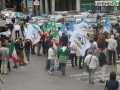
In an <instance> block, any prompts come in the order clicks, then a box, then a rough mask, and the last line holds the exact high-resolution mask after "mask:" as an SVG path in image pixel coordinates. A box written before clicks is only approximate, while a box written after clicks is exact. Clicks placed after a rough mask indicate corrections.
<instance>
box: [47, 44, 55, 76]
mask: <svg viewBox="0 0 120 90" xmlns="http://www.w3.org/2000/svg"><path fill="white" fill-rule="evenodd" d="M48 60H49V61H50V70H49V71H48V73H49V74H51V75H52V74H53V69H54V67H55V53H54V50H53V44H50V48H49V50H48Z"/></svg>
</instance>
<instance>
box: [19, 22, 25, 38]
mask: <svg viewBox="0 0 120 90" xmlns="http://www.w3.org/2000/svg"><path fill="white" fill-rule="evenodd" d="M20 28H21V33H22V37H23V38H24V37H25V36H24V24H23V23H21V27H20Z"/></svg>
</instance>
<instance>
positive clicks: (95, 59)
mask: <svg viewBox="0 0 120 90" xmlns="http://www.w3.org/2000/svg"><path fill="white" fill-rule="evenodd" d="M91 56H92V54H89V55H87V56H86V57H85V61H84V62H85V63H86V64H87V65H89V69H95V68H96V64H97V62H96V61H98V58H97V57H96V56H94V55H93V56H92V58H91ZM90 58H91V62H90ZM89 62H90V64H89Z"/></svg>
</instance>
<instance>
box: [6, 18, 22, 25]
mask: <svg viewBox="0 0 120 90" xmlns="http://www.w3.org/2000/svg"><path fill="white" fill-rule="evenodd" d="M10 22H12V19H11V18H6V21H5V25H7V24H9V23H10ZM16 22H18V23H20V20H19V19H17V18H16V19H15V23H16Z"/></svg>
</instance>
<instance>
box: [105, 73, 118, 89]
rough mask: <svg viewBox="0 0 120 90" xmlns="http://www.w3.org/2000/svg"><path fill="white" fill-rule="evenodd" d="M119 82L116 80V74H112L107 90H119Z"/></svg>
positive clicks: (107, 82) (107, 83)
mask: <svg viewBox="0 0 120 90" xmlns="http://www.w3.org/2000/svg"><path fill="white" fill-rule="evenodd" d="M118 88H119V82H118V81H117V80H116V73H115V72H111V73H110V80H107V81H106V86H105V90H118Z"/></svg>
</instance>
